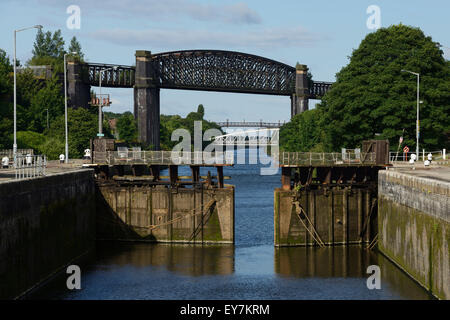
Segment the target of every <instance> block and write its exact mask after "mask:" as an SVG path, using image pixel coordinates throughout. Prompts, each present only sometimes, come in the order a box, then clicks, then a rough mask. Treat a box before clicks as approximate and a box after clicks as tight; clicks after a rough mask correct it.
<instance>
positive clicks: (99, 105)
mask: <svg viewBox="0 0 450 320" xmlns="http://www.w3.org/2000/svg"><path fill="white" fill-rule="evenodd" d="M112 69H114V70H117V67H116V66H114V67H111V68H107V69H103V70H100V73H99V76H100V77H99V87H100V88H99V92H100V93H99V95H100V101H99V104H98V134H97V136H99V137H102V136H103V132H102V131H103V121H102V72H105V71H108V70H112Z"/></svg>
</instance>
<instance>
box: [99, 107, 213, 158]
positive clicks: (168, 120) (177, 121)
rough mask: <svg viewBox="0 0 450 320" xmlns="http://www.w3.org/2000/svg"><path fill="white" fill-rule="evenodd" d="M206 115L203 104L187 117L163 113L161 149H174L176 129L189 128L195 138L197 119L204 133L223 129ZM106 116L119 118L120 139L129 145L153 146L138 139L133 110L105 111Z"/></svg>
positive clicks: (146, 147)
mask: <svg viewBox="0 0 450 320" xmlns="http://www.w3.org/2000/svg"><path fill="white" fill-rule="evenodd" d="M204 115H205V108H204V107H203V105H202V104H200V105H199V106H198V107H197V112H190V113H189V114H188V115H187V116H186V118H183V117H181V116H179V115H164V114H162V115H161V120H160V123H161V124H160V140H161V141H160V147H161V150H172V148H173V147H174V146H175V145H176V144H177V143H178V142H179V141H172V140H171V136H172V132H173V131H174V130H176V129H180V128H184V129H187V130H188V131H189V132H190V133H191V136H192V138H193V134H194V122H195V121H201V122H202V133H204V132H205V131H206V130H208V129H211V128H215V129H218V130H221V129H220V127H219V126H218V125H217V124H216V123H214V122H209V121H206V120H204V119H203V118H204ZM105 117H106V118H107V119H117V133H118V136H119V141H123V142H125V143H126V144H127V145H129V146H141V147H142V148H143V149H146V150H148V149H150V148H151V146H145V145H142V144H140V143H139V142H138V141H137V140H138V139H137V124H136V121H135V119H134V116H133V114H132V113H131V112H128V111H127V112H124V113H122V114H121V113H113V112H105ZM192 141H193V140H192ZM204 144H205V145H206V144H208V142H204Z"/></svg>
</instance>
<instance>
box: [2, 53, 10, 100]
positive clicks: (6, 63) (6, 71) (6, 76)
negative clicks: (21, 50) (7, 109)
mask: <svg viewBox="0 0 450 320" xmlns="http://www.w3.org/2000/svg"><path fill="white" fill-rule="evenodd" d="M12 72H13V65H12V63H11V61H10V60H9V57H8V56H7V55H6V51H4V50H2V49H0V100H4V99H5V98H7V96H8V95H9V94H10V92H11V91H12V87H13V83H12V81H11V73H12Z"/></svg>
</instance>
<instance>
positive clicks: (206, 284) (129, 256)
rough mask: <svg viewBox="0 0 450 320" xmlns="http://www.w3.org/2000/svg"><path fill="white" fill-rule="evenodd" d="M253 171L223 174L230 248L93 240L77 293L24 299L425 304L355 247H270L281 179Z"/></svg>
mask: <svg viewBox="0 0 450 320" xmlns="http://www.w3.org/2000/svg"><path fill="white" fill-rule="evenodd" d="M259 169H260V167H259V165H235V166H234V167H233V168H226V169H225V172H224V173H225V175H229V176H231V177H232V179H231V180H228V182H227V183H229V184H233V185H235V186H236V194H235V195H236V199H235V209H236V214H235V234H236V244H235V246H229V245H228V246H184V245H164V244H156V245H155V244H145V243H137V244H136V243H114V242H98V243H97V249H96V253H95V254H94V255H93V256H92V257H91V258H89V259H87V260H86V261H85V262H84V263H82V264H80V267H81V272H82V276H81V286H82V288H81V290H68V289H67V288H66V275H65V274H62V275H61V276H59V277H58V278H55V279H54V280H52V281H50V282H49V283H48V284H47V285H45V286H44V287H42V288H41V289H39V290H37V291H36V292H34V293H33V294H32V295H31V296H30V297H29V298H31V299H429V298H430V297H429V295H428V294H427V292H426V291H425V290H424V289H422V288H421V287H420V286H419V285H418V284H416V283H415V282H414V281H413V280H412V279H410V278H409V277H408V276H407V275H405V274H404V273H403V272H402V271H401V270H399V269H398V268H396V267H395V266H394V265H393V264H392V263H390V262H389V261H388V260H387V259H385V258H384V257H383V256H382V255H380V254H377V253H375V252H373V251H368V250H365V249H364V248H362V247H360V246H348V247H344V246H341V247H334V248H332V247H329V248H302V247H294V248H280V249H277V248H274V246H273V190H274V188H276V187H279V186H280V175H279V174H278V175H271V176H261V175H259V173H260V171H259ZM202 170H203V169H202ZM206 172H207V169H206V170H205V171H202V172H201V174H202V175H203V174H206ZM189 174H190V172H189V171H188V168H187V170H186V172H184V171H183V170H180V175H189ZM213 174H214V173H213ZM374 264H375V265H378V266H380V270H381V289H379V290H377V289H374V290H369V289H368V288H367V285H366V281H367V277H368V276H369V274H367V273H366V270H367V267H368V266H369V265H374Z"/></svg>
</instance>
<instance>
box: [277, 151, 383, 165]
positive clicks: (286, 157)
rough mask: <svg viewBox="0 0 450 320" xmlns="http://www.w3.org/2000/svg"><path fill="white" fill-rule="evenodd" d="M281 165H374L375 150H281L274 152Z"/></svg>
mask: <svg viewBox="0 0 450 320" xmlns="http://www.w3.org/2000/svg"><path fill="white" fill-rule="evenodd" d="M274 156H275V157H277V156H278V157H279V159H277V160H278V162H279V164H280V165H282V166H321V165H322V166H336V165H374V164H376V154H375V152H370V153H363V152H339V153H338V152H333V153H324V152H282V153H280V154H278V155H277V154H275V155H274Z"/></svg>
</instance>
